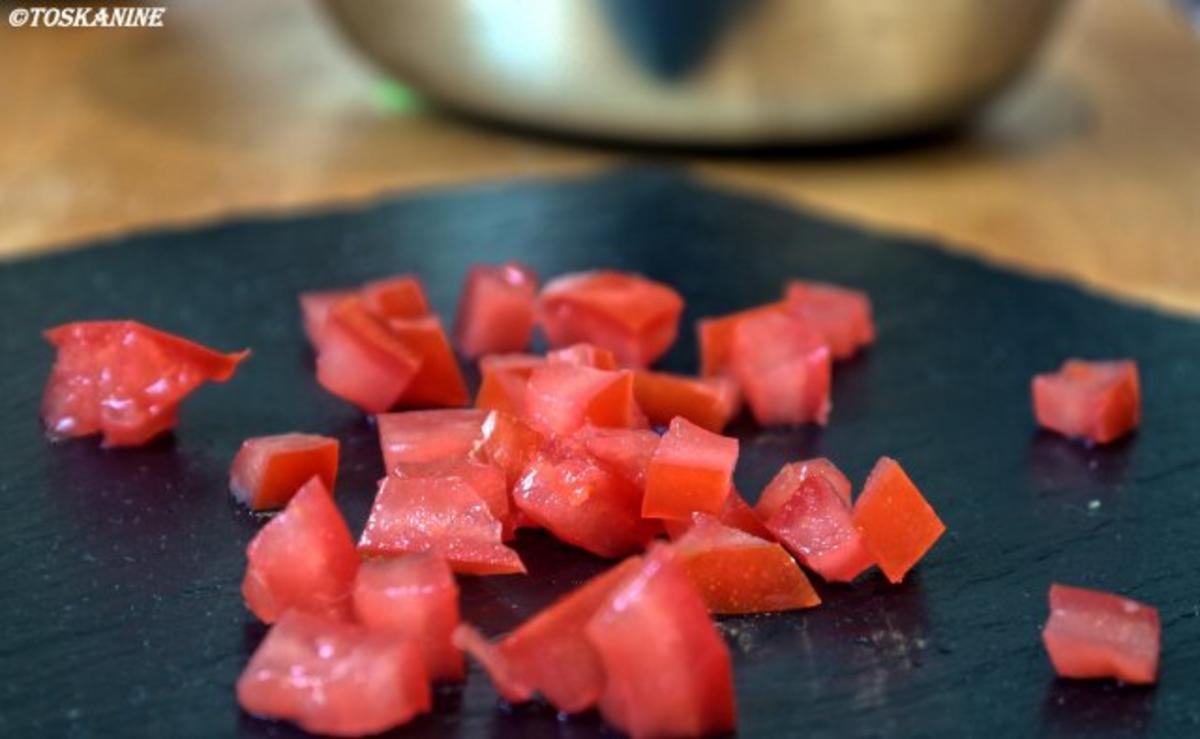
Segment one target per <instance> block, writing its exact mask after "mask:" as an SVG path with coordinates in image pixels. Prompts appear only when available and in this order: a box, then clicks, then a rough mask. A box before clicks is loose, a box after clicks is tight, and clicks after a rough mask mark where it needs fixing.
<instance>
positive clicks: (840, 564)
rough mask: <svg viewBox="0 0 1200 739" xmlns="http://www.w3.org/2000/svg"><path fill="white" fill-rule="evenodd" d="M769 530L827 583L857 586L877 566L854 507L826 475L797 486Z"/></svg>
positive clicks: (774, 518)
mask: <svg viewBox="0 0 1200 739" xmlns="http://www.w3.org/2000/svg"><path fill="white" fill-rule="evenodd" d="M781 474H785V473H781ZM777 479H778V478H777ZM767 528H768V529H769V530H770V531H771V533H772V534H774V535H775V538H776V539H778V540H779V543H780V544H782V545H783V546H785V547H787V550H788V551H789V552H791V553H792V554H793V555H795V556H796V558H797V559H799V560H800V561H801V562H803V563H804V566H805V567H807V568H808V569H810V570H812V571H813V572H815V573H817V574H818V575H820V576H821V578H822V579H824V580H825V581H827V582H851V581H852V580H854V578H856V577H858V576H859V575H861V574H862V573H863V572H865V571H866V570H867V569H869V568H870V567H871V565H872V564H873V563H874V562H873V559H872V557H871V554H870V552H869V551H868V550H867V547H866V543H865V541H864V539H863V536H862V534H861V533H860V532H859V531H858V529H857V528H855V526H854V520H853V515H852V513H851V509H850V506H849V505H848V504H847V503H846V501H845V500H843V499H842V497H841V496H840V495H838V493H837V491H836V489H835V488H834V486H833V484H831V483H830V482H829V480H828V479H827V478H825V477H823V476H820V475H814V476H809V477H806V478H803V479H800V480H798V481H796V483H795V486H794V487H793V488H791V493H790V494H789V495H788V497H787V500H785V501H784V502H783V503H782V504H781V505H780V506H779V508H778V509H777V510H776V511H775V512H774V513H772V514H771V516H770V517H769V518H768V519H767Z"/></svg>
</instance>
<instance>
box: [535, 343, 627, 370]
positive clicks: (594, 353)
mask: <svg viewBox="0 0 1200 739" xmlns="http://www.w3.org/2000/svg"><path fill="white" fill-rule="evenodd" d="M546 362H547V363H549V364H569V365H571V366H573V367H594V368H596V369H602V370H615V369H617V355H615V354H613V353H612V352H611V351H609V350H608V349H605V348H604V347H600V346H596V345H594V344H572V345H571V346H566V347H563V348H562V349H554V350H552V351H548V352H546Z"/></svg>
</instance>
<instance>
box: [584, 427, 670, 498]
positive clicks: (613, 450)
mask: <svg viewBox="0 0 1200 739" xmlns="http://www.w3.org/2000/svg"><path fill="white" fill-rule="evenodd" d="M574 438H575V439H576V440H578V441H579V442H581V443H582V444H583V446H584V447H585V448H586V449H587V450H588V452H589V453H590V454H591V455H592V456H593V457H595V458H596V459H597V460H599V462H600V463H601V464H603V465H604V466H606V467H608V468H609V469H610V470H612V471H613V472H616V473H617V474H618V475H620V476H621V477H623V478H624V479H626V480H628V481H629V482H631V483H633V485H634V487H636V488H637V489H638V490H639V491H641V492H645V490H646V473H647V472H648V471H649V469H650V460H651V459H652V458H653V457H654V451H655V450H656V449H658V444H659V442H660V441H661V438H660V437H659V435H658V434H656V433H654V432H653V431H650V430H649V429H614V428H602V427H598V426H584V427H583V428H582V429H580V430H579V431H577V432H576V433H575V437H574Z"/></svg>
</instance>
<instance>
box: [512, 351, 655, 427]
mask: <svg viewBox="0 0 1200 739" xmlns="http://www.w3.org/2000/svg"><path fill="white" fill-rule="evenodd" d="M525 418H526V419H528V420H529V421H530V422H531V423H532V424H533V425H535V426H537V427H538V428H540V429H542V430H544V431H546V432H547V433H552V434H570V433H572V432H574V431H578V430H579V429H580V428H582V427H583V426H584V424H592V425H593V426H612V427H617V428H635V427H638V426H642V427H644V426H645V425H646V424H645V417H644V416H643V415H642V413H641V410H640V409H638V407H637V403H636V401H635V400H634V398H633V373H631V372H629V371H628V370H619V371H607V370H598V369H594V368H592V367H577V366H572V365H567V364H553V365H552V364H547V365H545V366H543V367H538V368H537V369H535V370H534V371H533V373H532V374H530V376H529V384H528V386H527V388H526V391H525Z"/></svg>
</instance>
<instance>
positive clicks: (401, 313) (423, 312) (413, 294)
mask: <svg viewBox="0 0 1200 739" xmlns="http://www.w3.org/2000/svg"><path fill="white" fill-rule="evenodd" d="M358 294H359V295H360V296H361V297H362V301H363V304H364V305H365V306H366V308H367V310H369V311H371V313H374V314H375V315H376V316H378V317H380V318H382V319H384V320H387V319H392V318H421V317H423V316H427V315H429V300H428V299H427V298H426V297H425V288H424V287H423V286H422V285H421V280H420V279H419V278H418V277H416V276H415V275H397V276H395V277H385V278H383V279H380V280H372V281H371V282H368V283H366V284H365V285H363V286H362V287H361V288H359V291H358Z"/></svg>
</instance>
